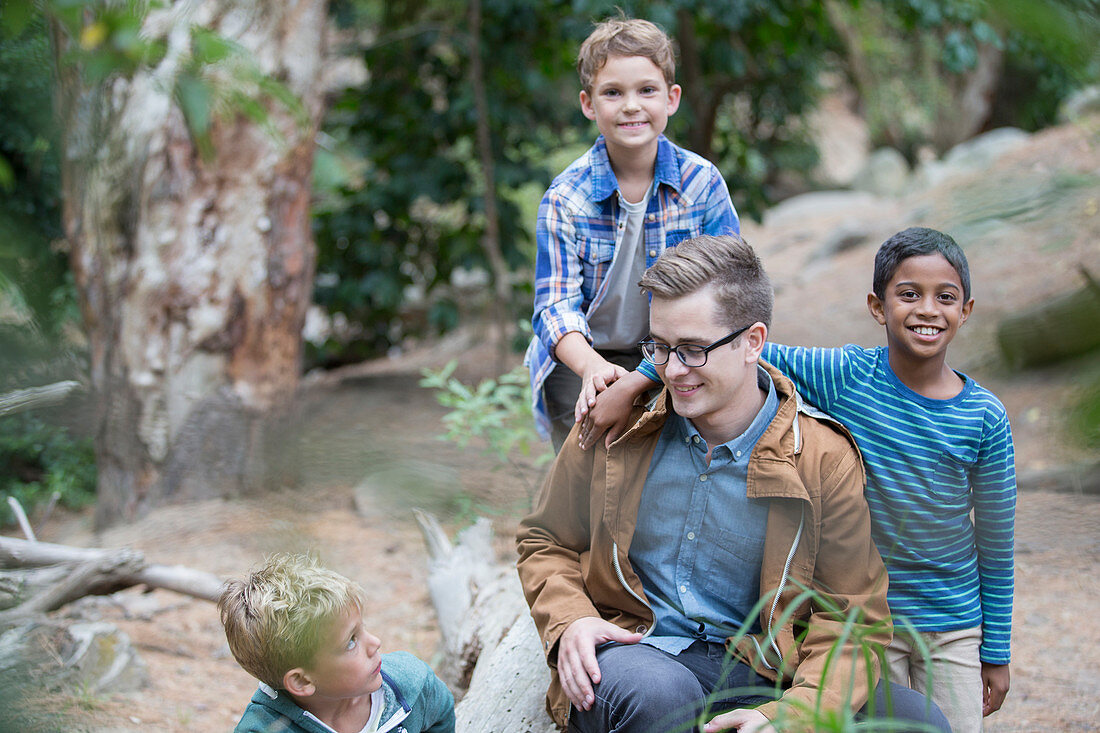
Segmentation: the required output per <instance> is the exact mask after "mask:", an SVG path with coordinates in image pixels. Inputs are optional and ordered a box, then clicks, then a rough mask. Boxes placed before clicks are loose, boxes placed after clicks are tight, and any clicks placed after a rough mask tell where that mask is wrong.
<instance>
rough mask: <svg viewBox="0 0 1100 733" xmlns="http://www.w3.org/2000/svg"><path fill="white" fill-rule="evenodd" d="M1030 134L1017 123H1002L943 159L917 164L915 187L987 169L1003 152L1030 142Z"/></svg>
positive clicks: (920, 187) (1009, 151) (914, 177)
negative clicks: (1015, 125)
mask: <svg viewBox="0 0 1100 733" xmlns="http://www.w3.org/2000/svg"><path fill="white" fill-rule="evenodd" d="M1030 138H1031V135H1030V134H1029V133H1027V132H1024V131H1023V130H1020V129H1017V128H1015V127H999V128H997V129H996V130H990V131H989V132H987V133H984V134H982V135H978V136H976V137H973V138H971V139H969V140H967V141H966V142H962V143H959V144H958V145H956V146H955V147H953V148H951V150H949V151H947V154H946V155H945V156H944V157H943V158H942V159H941V160H929V161H926V162H925V163H923V164H921V165H920V166H918V167H917V170H916V172H915V173H914V175H913V182H914V187H915V188H916V189H917V190H925V189H929V188H932V187H934V186H938V185H940V184H941V183H943V182H945V181H947V180H949V179H951V178H955V177H956V176H963V175H973V174H975V173H978V172H980V171H984V170H988V169H989V168H991V167H992V166H993V164H994V163H995V162H997V161H998V160H999V159H1000V158H1002V157H1003V156H1005V155H1007V154H1009V153H1011V152H1013V151H1015V150H1019V149H1020V148H1021V147H1023V146H1024V145H1026V144H1027V141H1028V140H1029V139H1030Z"/></svg>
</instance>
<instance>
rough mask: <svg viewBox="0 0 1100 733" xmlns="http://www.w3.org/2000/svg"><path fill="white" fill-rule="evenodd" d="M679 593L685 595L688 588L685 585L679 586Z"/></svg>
mask: <svg viewBox="0 0 1100 733" xmlns="http://www.w3.org/2000/svg"><path fill="white" fill-rule="evenodd" d="M680 592H681V593H687V592H688V587H687V586H686V585H681V586H680Z"/></svg>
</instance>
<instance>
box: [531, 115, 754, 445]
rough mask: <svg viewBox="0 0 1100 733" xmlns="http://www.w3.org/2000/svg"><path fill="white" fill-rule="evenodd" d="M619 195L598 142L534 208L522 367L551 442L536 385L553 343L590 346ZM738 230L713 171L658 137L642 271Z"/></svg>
mask: <svg viewBox="0 0 1100 733" xmlns="http://www.w3.org/2000/svg"><path fill="white" fill-rule="evenodd" d="M618 189H619V183H618V181H617V180H616V179H615V173H614V172H613V171H612V170H611V162H610V160H608V157H607V146H606V145H605V144H604V139H603V136H602V135H601V136H600V137H599V138H597V140H596V144H595V145H593V146H592V147H591V148H589V150H588V151H587V152H586V153H585V154H584V155H582V156H581V157H580V158H578V159H577V160H575V161H573V163H572V164H571V165H570V166H569V167H568V168H566V169H565V170H564V171H562V173H560V174H559V175H558V177H557V178H555V179H554V182H553V183H551V184H550V188H549V189H548V190H547V191H546V194H545V195H544V196H543V197H542V203H541V204H539V214H538V225H537V228H536V231H535V236H536V243H537V245H538V255H537V258H536V261H535V312H534V315H533V317H532V319H531V324H532V326H534V332H535V333H534V337H533V338H532V339H531V343H530V345H529V346H528V347H527V354H526V357H525V359H524V363H525V364H526V365H527V367H528V369H530V371H531V396H532V399H533V403H534V404H533V407H534V412H535V419H536V423H537V425H538V428H539V431H540V433H542V434H543V436H546V435H549V429H550V421H549V419H548V417H547V415H546V407H545V405H544V404H543V400H542V384H543V382H544V381H545V380H546V376H547V375H548V374H549V373H550V371H551V370H552V369H553V368H554V365H555V362H554V358H553V356H552V354H553V353H554V349H555V348H556V347H557V345H558V341H560V340H561V338H562V337H563V336H564V335H565V334H567V333H569V332H570V331H577V332H579V333H581V334H582V335H584V337H585V338H586V339H588V342H589V343H591V342H592V334H591V331H589V328H588V317H587V316H588V313H590V312H592V309H593V308H594V307H596V306H597V305H599V302H600V300H601V299H602V298H603V295H604V292H605V291H606V290H607V287H606V275H607V271H608V269H609V268H610V267H611V261H612V259H613V258H614V256H615V251H616V248H617V246H618V245H619V243H620V241H621V238H622V234H623V228H624V225H625V215H624V214H623V212H622V210H621V209H620V207H619V203H618V200H619V197H618V196H616V195H615V193H616V192H617V191H618ZM740 230H741V226H740V222H739V221H738V219H737V212H736V211H734V209H733V202H732V201H730V195H729V189H728V188H727V187H726V182H725V181H724V180H723V179H722V175H721V173H719V172H718V169H717V168H715V167H714V165H713V164H712V163H710V162H709V161H707V160H706V159H705V158H702V157H701V156H698V155H696V154H695V153H692V152H691V151H689V150H684V149H683V148H681V147H679V146H677V145H675V144H673V143H671V142H669V140H668V139H667V138H665V137H664V136H663V135H662V136H661V137H660V138H659V140H658V142H657V161H656V163H655V165H654V173H653V192H652V195H651V196H650V198H649V207H648V208H647V209H646V214H645V222H644V234H643V239H644V243H645V256H646V267H649V266H650V265H652V264H653V262H654V261H655V260H656V259H657V257H658V256H659V255H660V254H661V252H663V251H664V250H665V249H666V248H667V247H675V246H676V245H677V244H679V243H680V242H682V241H684V240H685V239H690V238H692V237H696V236H699V235H700V234H734V233H738V232H740ZM599 346H600V345H599V344H596V347H599Z"/></svg>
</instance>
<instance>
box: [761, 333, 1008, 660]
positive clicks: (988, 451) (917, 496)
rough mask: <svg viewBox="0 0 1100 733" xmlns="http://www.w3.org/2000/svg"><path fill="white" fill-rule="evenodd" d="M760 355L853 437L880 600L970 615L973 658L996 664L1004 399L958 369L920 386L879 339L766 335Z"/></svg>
mask: <svg viewBox="0 0 1100 733" xmlns="http://www.w3.org/2000/svg"><path fill="white" fill-rule="evenodd" d="M763 357H764V359H765V360H766V361H768V362H770V363H771V364H773V365H775V366H776V367H778V368H779V369H780V370H781V371H782V372H783V373H784V374H786V375H787V376H789V377H790V378H791V380H792V381H793V382H794V383H795V386H796V387H797V388H798V391H799V392H800V393H801V394H802V396H803V397H804V398H805V399H806V400H807V401H808V402H811V403H813V404H815V405H816V406H817V407H819V408H821V409H822V410H824V411H826V412H828V413H829V414H830V415H832V416H833V417H835V418H836V419H837V420H839V421H841V422H842V423H844V425H845V426H847V428H848V429H849V430H850V431H851V433H852V435H853V437H854V438H855V440H856V443H857V444H858V446H859V448H860V451H861V453H862V454H863V462H864V465H865V466H866V471H867V488H866V495H867V504H868V506H869V507H870V509H871V520H872V534H873V536H874V539H875V544H877V545H878V548H879V552H880V553H881V554H882V558H883V560H884V561H885V563H886V567H887V570H888V571H889V573H890V590H889V596H888V598H889V602H890V610H891V612H892V613H893V614H894V615H895V616H896V617H901V616H904V617H906V618H908V619H909V621H910V622H911V623H912V624H913V626H914V627H915V628H916V629H918V630H921V631H950V630H955V629H965V628H971V627H976V626H979V625H980V626H981V627H982V644H981V650H980V655H981V659H982V661H983V662H988V663H991V664H1007V663H1008V662H1009V658H1010V655H1009V636H1010V631H1011V621H1012V594H1013V531H1014V520H1015V511H1016V472H1015V466H1014V455H1013V448H1012V432H1011V429H1010V427H1009V424H1008V416H1007V414H1006V412H1005V408H1004V405H1002V404H1001V402H1000V400H998V399H997V398H996V396H994V395H993V393H991V392H990V391H989V390H987V389H985V388H983V387H981V386H980V385H979V384H978V383H977V382H975V381H974V380H972V379H970V378H969V377H967V376H966V375H963V374H960V375H959V376H960V377H962V378H963V380H964V386H963V389H962V391H961V392H960V393H959V394H958V395H956V396H955V397H953V398H951V399H947V400H935V399H929V398H927V397H924V396H923V395H920V394H918V393H916V392H914V391H913V390H911V389H909V388H908V387H906V386H905V385H904V384H903V383H902V382H901V380H900V379H898V377H897V376H896V375H895V374H894V372H893V370H892V369H891V368H890V364H889V361H888V358H887V350H886V348H884V347H878V348H873V349H866V348H863V347H859V346H853V345H848V346H845V347H844V348H842V349H823V348H806V347H798V346H783V345H779V344H773V343H770V342H769V343H768V344H767V345H766V346H765V348H764V353H763ZM972 511H973V521H971V512H972Z"/></svg>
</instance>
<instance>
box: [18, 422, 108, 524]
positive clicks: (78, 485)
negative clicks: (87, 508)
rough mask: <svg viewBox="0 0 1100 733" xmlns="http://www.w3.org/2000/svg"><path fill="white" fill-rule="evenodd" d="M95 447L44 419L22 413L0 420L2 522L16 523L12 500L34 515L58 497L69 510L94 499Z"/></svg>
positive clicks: (86, 440) (88, 441)
mask: <svg viewBox="0 0 1100 733" xmlns="http://www.w3.org/2000/svg"><path fill="white" fill-rule="evenodd" d="M95 487H96V468H95V456H94V454H93V452H92V444H91V441H90V440H88V439H77V438H74V437H72V436H71V435H70V434H69V432H68V431H67V430H65V429H64V428H62V427H58V426H56V425H50V424H48V423H46V422H45V421H43V420H42V419H41V418H40V417H38V416H36V415H33V414H30V413H22V414H17V415H11V416H8V417H4V418H0V501H2V503H0V523H4V524H9V523H11V522H12V521H13V520H14V515H13V514H12V511H11V508H10V507H9V506H8V502H7V497H9V496H12V497H15V498H16V499H18V500H19V502H20V503H21V504H22V505H23V508H24V509H25V510H26V511H27V512H28V513H30V512H31V511H32V510H33V508H34V507H35V506H37V505H38V504H41V503H44V502H45V501H48V500H49V498H50V497H51V496H52V495H53V494H54V493H55V492H56V493H57V494H58V496H59V499H60V501H61V503H62V504H64V505H65V506H68V507H70V508H74V509H75V508H78V507H81V506H84V505H86V504H88V503H89V502H91V501H92V500H94V499H95Z"/></svg>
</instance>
